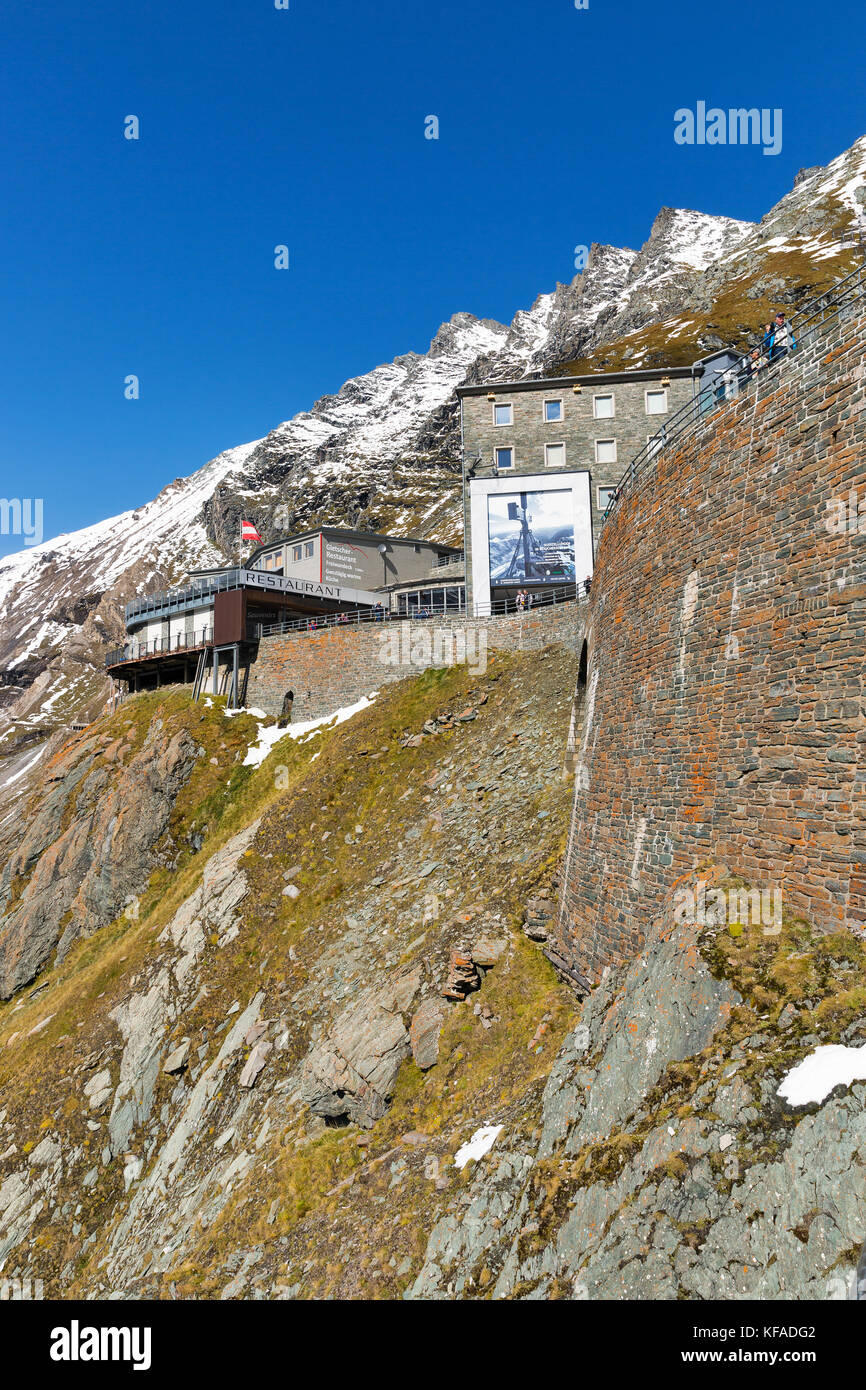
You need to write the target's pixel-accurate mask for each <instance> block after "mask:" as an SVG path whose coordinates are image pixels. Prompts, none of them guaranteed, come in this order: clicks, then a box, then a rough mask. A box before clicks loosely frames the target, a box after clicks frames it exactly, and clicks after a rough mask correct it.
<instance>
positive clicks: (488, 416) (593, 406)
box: [457, 366, 700, 606]
mask: <svg viewBox="0 0 866 1390" xmlns="http://www.w3.org/2000/svg"><path fill="white" fill-rule="evenodd" d="M699 371H700V369H699V367H698V366H695V367H694V368H692V367H677V368H661V367H657V368H652V369H649V368H648V369H645V370H634V371H630V372H606V373H600V374H596V375H594V376H568V377H550V378H547V379H545V380H539V381H510V382H497V383H493V384H487V385H481V386H462V387H459V388H458V391H457V395H458V397H459V399H460V410H461V431H462V448H463V468H464V477H465V476H466V475H467V472H469V471H470V470H471V476H472V477H473V478H490V477H493V476H494V475H495V474H496V467H495V464H496V451H497V450H500V449H511V450H512V464H511V467H510V468H509V469H507V470H500V471H499V476H500V477H503V476H505V474H506V471H507V475H508V476H509V477H514V478H515V479H519V478H520V477H521V476H525V475H527V474H538V473H546V474H549V475H550V476H555V475H556V474H561V473H566V474H567V473H571V472H575V471H578V472H582V471H588V472H589V474H590V475H591V476H590V483H591V505H592V527H593V535H594V537H596V538H597V537H598V535H599V533H600V530H601V522H602V518H603V516H604V513H605V509H606V507H607V501H608V496H609V491H610V490H611V489H612V488H614V487H615V486H616V484H617V483H618V481H619V479H620V478H621V476H622V474H623V472H624V471H625V469H626V467H627V465H628V463H629V460H630V459H632V458H634V456H635V455H636V454H638V453H639V452H640V450H641V449H643V448H644V446H645V445H646V443H647V440H648V439H649V438H650V437H651V436H652V435H654V434H655V433H656V432H657V431H658V430H660V429H661V428H662V426H663V424H664V423H665V421H666V420H668V419H669V418H670V417H671V415H673V414H674V412H675V411H677V410H679V408H680V407H681V406H682V405H684V404H685V403H686V402H687V401H689V400H691V398H692V396H693V395H694V393H695V391H696V390H697V389H698V388H699V384H700V383H699ZM557 403H558V406H559V409H558V410H555V411H554V412H553V413H554V414H557V415H558V416H559V418H557V419H553V420H550V419H548V418H547V415H548V414H549V413H550V411H549V410H548V406H549V405H551V404H552V405H554V406H555V405H556V404H557ZM601 412H604V413H601ZM608 412H610V413H608ZM500 418H501V419H503V420H504V423H502V424H498V423H497V420H498V419H500ZM611 446H612V447H611ZM468 508H469V489H468V487H467V488H466V489H465V498H464V518H463V522H464V524H463V535H464V549H465V552H466V565H467V599H468V601H469V603H470V606H471V603H472V598H473V595H472V526H471V524H470V517H469V514H468ZM581 577H582V576H581Z"/></svg>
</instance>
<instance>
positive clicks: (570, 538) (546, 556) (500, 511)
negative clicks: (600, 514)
mask: <svg viewBox="0 0 866 1390" xmlns="http://www.w3.org/2000/svg"><path fill="white" fill-rule="evenodd" d="M589 484H590V477H589V472H588V471H587V470H585V469H579V470H577V471H575V472H573V473H564V472H563V473H556V474H555V475H551V474H549V473H521V474H518V475H517V476H516V477H503V476H501V475H500V476H499V477H493V478H473V479H472V480H471V481H470V484H469V499H468V500H469V533H470V538H471V549H470V555H471V559H470V567H471V589H472V602H473V605H474V607H475V609H476V611H477V612H479V613H485V612H488V611H489V605H490V604H491V602H493V601H494V599H496V598H497V597H499V598H501V597H502V595H503V594H508V593H511V594H514V593H515V592H516V590H517V589H524V588H525V589H529V590H532V589H533V588H534V589H537V590H541V589H564V588H568V587H569V586H570V585H572V584H577V585H580V584H582V583H583V582H584V580H585V579H586V578H587V577H588V576H590V575H591V574H592V559H593V546H592V507H591V505H590V487H589Z"/></svg>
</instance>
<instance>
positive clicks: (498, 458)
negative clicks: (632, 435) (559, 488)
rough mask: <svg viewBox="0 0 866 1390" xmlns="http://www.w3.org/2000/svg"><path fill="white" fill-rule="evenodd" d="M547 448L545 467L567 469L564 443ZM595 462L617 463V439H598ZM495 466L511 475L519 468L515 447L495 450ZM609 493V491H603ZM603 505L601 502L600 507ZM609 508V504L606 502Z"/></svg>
mask: <svg viewBox="0 0 866 1390" xmlns="http://www.w3.org/2000/svg"><path fill="white" fill-rule="evenodd" d="M652 439H655V435H648V436H646V442H648V443H649V442H651V441H652ZM544 448H545V467H546V468H564V467H566V446H564V443H546V445H545V446H544ZM595 461H596V464H602V466H603V464H613V463H616V461H617V456H616V439H596V441H595ZM493 466H495V467H496V468H498V470H499V471H500V473H509V471H512V470H513V468H516V466H517V453H516V450H514V445H510V443H506V445H500V446H498V448H496V449H493ZM524 467H525V461H524ZM602 491H609V489H602ZM601 505H602V503H601V502H599V506H601ZM605 506H607V502H605Z"/></svg>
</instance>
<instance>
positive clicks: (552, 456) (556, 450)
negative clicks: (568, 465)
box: [544, 444, 565, 468]
mask: <svg viewBox="0 0 866 1390" xmlns="http://www.w3.org/2000/svg"><path fill="white" fill-rule="evenodd" d="M544 464H545V467H546V468H564V467H565V445H564V444H545V446H544Z"/></svg>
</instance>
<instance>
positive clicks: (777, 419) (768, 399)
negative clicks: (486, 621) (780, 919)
mask: <svg viewBox="0 0 866 1390" xmlns="http://www.w3.org/2000/svg"><path fill="white" fill-rule="evenodd" d="M864 339H866V316H864V312H863V309H862V306H861V307H860V308H859V310H858V312H857V313H856V314H854V313H852V312H851V311H850V310H849V311H848V314H847V317H846V318H844V319H842V320H840V321H837V322H836V323H835V324H834V326H833V327H832V328H830V329H829V330H828V331H827V332H826V333H825V334H824V335H823V336H822V338H821V340H820V342H818V343H817V344H815V345H814V346H813V347H810V348H808V349H806V350H804V351H801V352H799V353H798V354H796V355H795V356H794V357H792V358H791V359H790V360H788V361H786V362H784V363H782V364H781V366H780V367H779V368H778V369H775V370H773V371H772V372H771V373H768V374H767V376H766V377H765V378H764V379H763V380H762V381H761V382H760V383H759V387H758V391H757V394H756V393H755V392H754V391H753V392H752V393H750V394H748V395H744V396H742V397H740V399H739V400H737V401H734V402H730V403H729V404H727V405H726V406H725V407H724V408H723V409H722V410H721V411H720V412H719V413H718V414H717V415H715V416H714V417H713V421H712V423H711V424H710V423H708V424H706V425H705V426H704V427H703V429H702V430H701V431H700V433H699V434H698V435H696V436H693V437H692V438H691V439H689V440H686V441H685V442H683V443H682V444H680V445H679V446H678V447H677V446H672V447H671V448H670V449H668V450H665V451H664V453H663V454H662V455H661V456H660V457H659V459H658V460H657V461H656V464H655V465H653V466H650V467H649V468H648V469H647V470H646V473H645V475H644V476H642V477H641V478H640V481H639V482H637V483H636V484H635V485H634V486H633V487H632V489H631V490H630V491H629V492H628V493H627V494H626V495H625V496H624V497H623V498H622V500H621V501H620V502H619V504H618V506H617V508H616V511H615V513H614V515H613V516H612V518H611V519H610V521H609V522H608V523H607V525H606V526H605V529H604V531H603V533H602V537H601V542H600V547H599V555H598V563H597V567H596V573H595V578H594V582H593V591H592V597H591V601H590V608H589V620H588V627H587V660H586V665H585V679H584V680H582V681H581V683H580V684H579V687H578V692H577V696H576V701H575V720H574V728H573V734H572V751H571V759H570V760H571V763H572V766H573V768H574V775H575V803H574V815H573V822H572V828H571V834H570V839H569V844H568V851H567V861H566V868H565V874H564V888H563V900H562V907H561V915H560V923H559V936H560V948H561V950H562V952H563V954H564V955H565V956H566V958H567V959H569V960H570V961H571V962H572V963H573V964H574V965H575V966H576V967H577V968H578V969H580V970H581V971H583V972H584V973H585V974H587V975H588V976H589V977H590V979H592V980H594V981H595V980H597V979H598V978H599V976H600V973H601V971H602V970H603V968H604V966H605V965H607V964H610V963H612V962H616V961H619V960H621V959H624V958H626V957H628V956H631V955H633V954H634V953H635V952H636V951H638V950H639V949H640V948H641V945H642V943H643V937H644V932H645V930H646V929H647V927H648V925H649V923H650V921H651V918H652V915H653V913H654V911H655V910H656V908H657V906H658V904H659V903H660V901H661V897H662V895H663V893H664V892H665V891H666V890H667V889H669V888H670V887H671V885H672V884H673V883H674V881H675V880H676V878H677V876H678V875H680V874H682V873H685V872H686V871H691V870H693V869H694V868H695V867H699V866H700V864H701V863H702V862H703V861H705V860H708V859H710V858H711V857H713V858H716V859H717V860H720V861H721V862H724V863H726V864H727V865H728V867H729V869H730V870H731V871H732V872H735V873H740V874H741V875H742V876H743V878H744V879H746V880H748V881H749V882H750V883H751V885H752V886H753V887H755V888H760V889H764V890H766V891H772V890H773V889H775V890H776V891H780V892H781V894H782V901H783V904H784V906H785V907H786V908H787V909H789V910H793V911H794V912H795V913H798V914H802V915H803V916H808V917H809V918H810V919H811V920H812V921H814V922H815V923H816V924H819V925H821V926H823V927H825V928H827V929H833V928H838V927H840V926H845V927H848V928H851V929H854V930H858V929H860V928H862V927H863V926H864V925H866V796H864V786H866V781H864V779H866V760H864V749H866V704H864V660H866V465H864V444H866V398H864V358H866V347H864Z"/></svg>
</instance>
